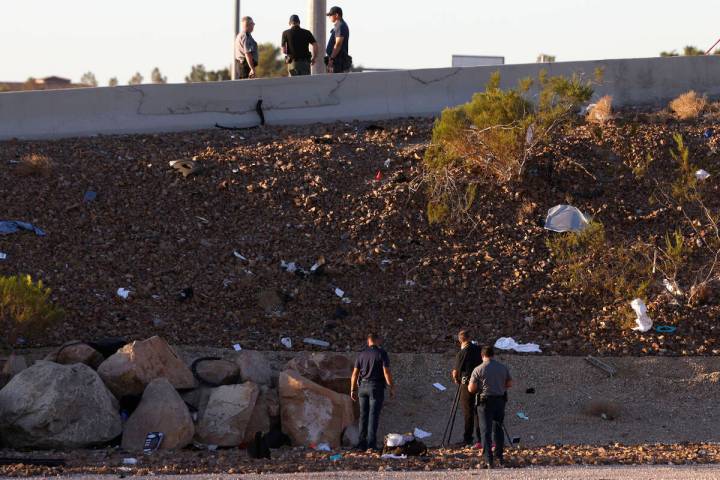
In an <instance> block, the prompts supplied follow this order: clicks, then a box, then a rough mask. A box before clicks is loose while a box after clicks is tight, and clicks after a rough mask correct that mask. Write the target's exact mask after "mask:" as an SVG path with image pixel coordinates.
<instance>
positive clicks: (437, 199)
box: [422, 71, 593, 222]
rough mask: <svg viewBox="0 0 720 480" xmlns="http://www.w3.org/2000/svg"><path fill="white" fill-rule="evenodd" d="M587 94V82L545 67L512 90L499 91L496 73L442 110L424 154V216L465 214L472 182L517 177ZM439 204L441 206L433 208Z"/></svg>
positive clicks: (472, 193) (589, 92)
mask: <svg viewBox="0 0 720 480" xmlns="http://www.w3.org/2000/svg"><path fill="white" fill-rule="evenodd" d="M533 85H536V86H537V88H538V92H539V93H538V95H537V101H536V102H532V101H531V100H530V91H531V89H532V87H533ZM592 93H593V89H592V82H590V81H588V82H585V81H583V80H581V78H580V77H579V76H577V75H573V76H572V77H570V78H566V77H549V76H548V75H547V73H546V72H545V71H542V72H541V73H540V75H539V77H538V79H537V80H536V81H533V80H532V79H530V78H526V79H524V80H522V81H521V82H520V83H519V84H518V86H517V87H516V88H514V89H507V90H502V89H501V88H500V73H499V72H495V73H494V74H493V75H492V76H491V78H490V81H489V82H488V84H487V86H486V88H485V91H484V92H481V93H476V94H475V95H473V98H472V100H471V101H470V102H469V103H466V104H464V105H460V106H458V107H454V108H448V109H445V110H444V111H443V112H442V115H441V117H440V119H439V120H438V121H436V122H435V126H434V128H433V134H432V143H431V145H430V147H429V148H428V150H427V152H426V154H425V158H424V167H425V168H424V172H423V178H422V181H423V183H424V184H425V185H426V187H427V191H428V196H429V199H428V204H429V207H428V214H430V213H431V212H432V213H437V212H438V211H442V212H443V213H445V215H443V216H442V217H439V216H438V215H433V218H430V221H431V222H432V221H438V219H439V218H442V220H445V219H448V218H458V217H459V218H468V216H469V212H470V209H471V207H472V203H473V202H474V200H475V198H476V196H477V194H476V192H475V188H476V187H472V185H473V184H479V183H482V182H491V183H497V184H506V183H508V182H511V181H513V180H516V179H519V178H521V177H522V175H523V173H524V170H525V165H526V163H527V162H528V160H529V159H530V158H531V155H532V152H533V149H534V148H535V147H537V146H539V145H541V144H545V143H547V142H548V141H549V140H550V138H551V137H552V135H553V134H554V133H555V132H556V131H557V130H558V129H560V128H562V127H563V126H564V125H566V124H567V122H569V120H570V117H571V114H572V113H574V112H576V111H577V110H578V109H579V107H580V105H581V104H582V103H584V102H586V101H588V100H589V99H590V97H591V96H592ZM469 186H470V187H472V188H471V189H470V190H468V187H469ZM430 205H432V207H430ZM440 205H444V206H445V207H446V208H444V209H440V210H438V208H439V206H440ZM442 220H439V221H442Z"/></svg>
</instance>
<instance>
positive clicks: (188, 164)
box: [170, 160, 201, 178]
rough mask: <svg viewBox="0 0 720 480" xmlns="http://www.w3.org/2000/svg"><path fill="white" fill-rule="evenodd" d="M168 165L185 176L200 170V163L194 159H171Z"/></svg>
mask: <svg viewBox="0 0 720 480" xmlns="http://www.w3.org/2000/svg"><path fill="white" fill-rule="evenodd" d="M170 167H172V168H174V169H175V170H177V171H178V172H180V173H182V176H183V177H185V178H187V177H189V176H190V175H195V174H196V173H198V172H199V171H200V170H201V169H200V165H199V164H198V163H197V162H195V161H194V160H173V161H172V162H170Z"/></svg>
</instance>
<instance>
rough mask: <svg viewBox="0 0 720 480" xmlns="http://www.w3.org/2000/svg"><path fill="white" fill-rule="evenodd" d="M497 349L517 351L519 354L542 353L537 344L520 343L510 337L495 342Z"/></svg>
mask: <svg viewBox="0 0 720 480" xmlns="http://www.w3.org/2000/svg"><path fill="white" fill-rule="evenodd" d="M495 348H498V349H500V350H515V351H516V352H518V353H542V350H540V346H539V345H538V344H537V343H518V342H516V341H515V340H514V339H513V338H510V337H502V338H498V339H497V341H496V342H495Z"/></svg>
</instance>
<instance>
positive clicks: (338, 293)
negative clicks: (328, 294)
mask: <svg viewBox="0 0 720 480" xmlns="http://www.w3.org/2000/svg"><path fill="white" fill-rule="evenodd" d="M335 295H337V296H338V297H340V298H343V297H344V296H345V292H344V291H343V290H341V289H339V288H336V289H335Z"/></svg>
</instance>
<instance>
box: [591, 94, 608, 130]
mask: <svg viewBox="0 0 720 480" xmlns="http://www.w3.org/2000/svg"><path fill="white" fill-rule="evenodd" d="M612 100H613V97H612V96H610V95H605V96H604V97H602V98H601V99H600V100H598V101H597V102H596V103H595V106H594V107H593V108H591V109H590V110H588V113H587V120H588V122H590V123H595V124H600V125H602V124H604V123H605V122H608V121H610V120H611V119H612Z"/></svg>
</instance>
